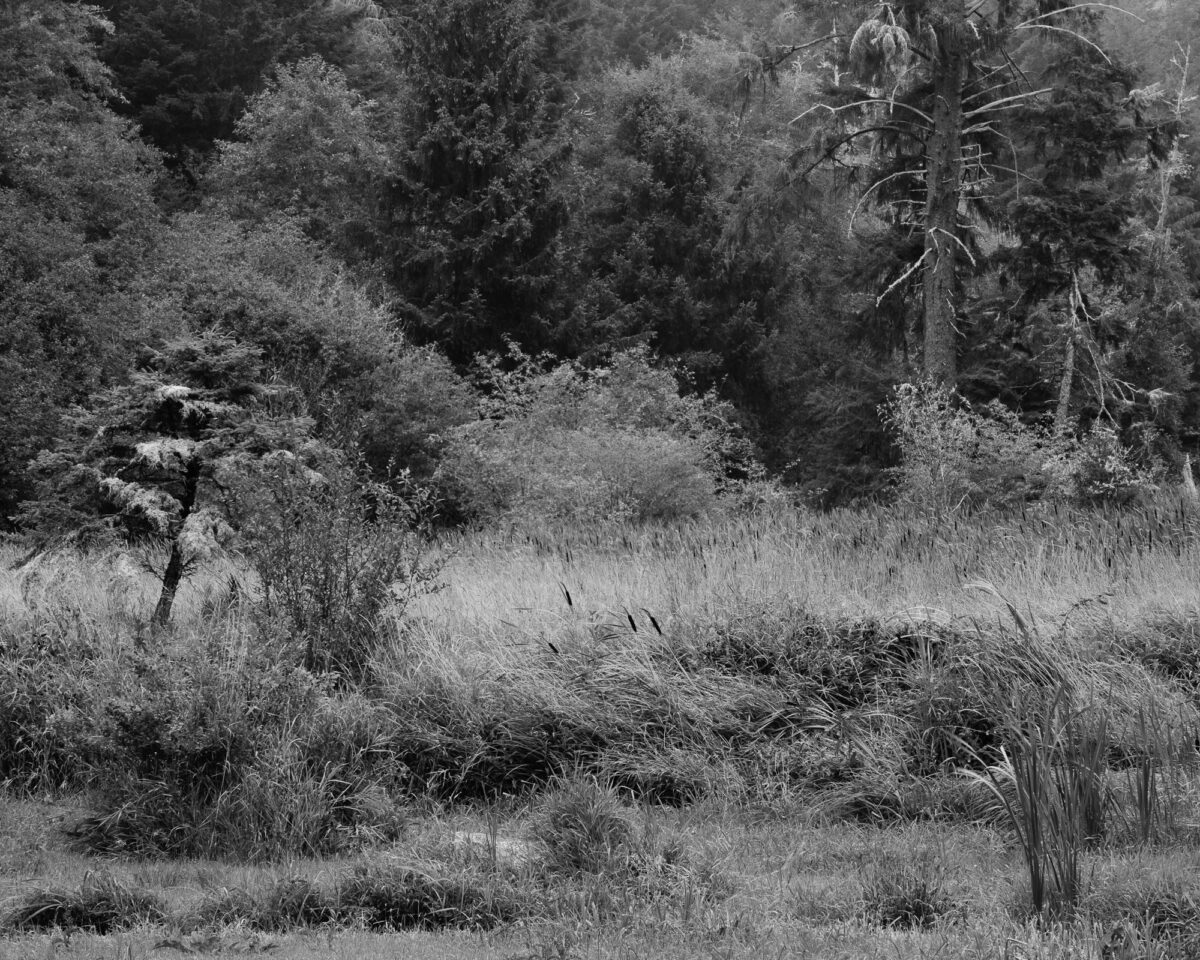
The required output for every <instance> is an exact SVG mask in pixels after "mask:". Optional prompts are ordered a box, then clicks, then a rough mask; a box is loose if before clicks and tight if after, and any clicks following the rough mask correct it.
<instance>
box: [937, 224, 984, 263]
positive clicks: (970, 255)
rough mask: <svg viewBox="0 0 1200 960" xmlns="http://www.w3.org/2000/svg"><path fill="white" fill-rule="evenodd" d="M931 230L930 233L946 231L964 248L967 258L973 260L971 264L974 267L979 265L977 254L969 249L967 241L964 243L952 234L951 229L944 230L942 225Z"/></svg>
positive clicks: (946, 233) (947, 234)
mask: <svg viewBox="0 0 1200 960" xmlns="http://www.w3.org/2000/svg"><path fill="white" fill-rule="evenodd" d="M929 232H930V233H944V234H945V235H946V236H947V237H949V238H950V239H951V240H953V241H954V242H955V243H957V244H958V245H959V246H960V247H961V248H962V252H963V253H965V254H966V255H967V259H968V260H970V261H971V266H973V267H975V266H978V264H977V263H976V262H975V256H974V255H973V254H972V253H971V251H970V250H968V249H967V245H966V244H965V243H963V242H962V241H961V240H959V239H958V237H956V236H955V235H954V234H952V233H951V232H950V231H949V230H943V229H942V228H941V227H933V228H932V229H931V230H930V231H929Z"/></svg>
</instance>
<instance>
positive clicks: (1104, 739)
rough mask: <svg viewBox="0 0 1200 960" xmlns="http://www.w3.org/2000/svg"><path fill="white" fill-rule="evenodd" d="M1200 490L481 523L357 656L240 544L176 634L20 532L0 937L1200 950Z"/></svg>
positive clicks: (12, 580) (199, 583) (1, 658)
mask: <svg viewBox="0 0 1200 960" xmlns="http://www.w3.org/2000/svg"><path fill="white" fill-rule="evenodd" d="M1193 531H1194V527H1193V520H1192V517H1191V515H1190V514H1189V513H1188V512H1187V509H1186V507H1185V506H1184V505H1182V504H1170V503H1161V504H1159V505H1157V506H1153V507H1150V508H1147V509H1144V510H1139V511H1126V512H1124V513H1118V512H1107V513H1105V512H1093V513H1084V512H1081V511H1074V512H1070V511H1066V510H1065V509H1061V508H1060V511H1059V512H1058V513H1055V512H1054V511H1053V510H1051V511H1049V512H1046V513H1041V514H1034V513H1032V512H1026V513H1024V514H1021V513H1012V514H1007V515H992V516H975V517H959V518H957V519H952V520H950V521H939V520H935V519H931V518H928V517H921V516H917V515H908V516H904V515H899V514H895V513H888V512H884V511H881V512H878V513H873V514H872V513H868V514H857V515H851V514H834V515H827V516H814V515H808V514H794V515H775V516H772V517H766V516H763V517H750V518H743V519H737V520H729V521H726V522H725V523H723V524H709V525H705V526H696V527H693V528H675V529H672V530H669V531H646V530H641V531H636V530H632V529H630V530H623V531H622V530H618V531H616V532H613V531H611V530H610V531H609V532H607V533H605V534H599V533H585V532H582V531H578V530H576V531H557V532H551V531H542V532H540V533H537V534H517V533H513V534H509V535H502V534H498V533H495V532H492V533H490V534H486V535H474V536H470V537H462V538H456V539H454V540H453V541H450V540H447V541H444V542H443V543H442V544H440V545H439V546H438V547H436V548H435V549H437V550H441V551H444V553H445V555H446V557H447V558H448V562H447V565H446V567H445V569H444V570H443V572H442V577H441V579H442V581H443V582H444V584H445V586H444V588H443V589H441V590H440V591H438V592H436V593H434V594H432V595H428V596H422V597H418V598H417V599H416V600H415V601H414V603H413V604H412V605H410V606H409V607H408V609H407V613H406V616H405V618H404V619H403V621H402V622H400V623H396V624H391V625H388V626H387V633H386V637H387V643H386V645H385V646H384V647H383V648H382V649H380V650H379V651H378V653H377V655H376V658H375V662H374V667H373V669H372V672H371V674H370V676H369V677H367V678H365V679H364V680H363V681H362V682H360V683H358V684H356V685H354V686H346V685H344V684H339V683H338V682H337V680H336V678H325V679H322V678H319V677H311V676H309V675H307V674H306V673H304V672H299V673H298V672H296V671H295V670H294V669H292V668H291V667H289V666H287V664H286V663H283V662H281V659H285V658H286V655H287V652H288V651H287V648H286V647H280V646H278V645H277V644H278V641H277V639H276V638H273V637H271V636H269V635H267V634H265V633H264V632H263V630H262V626H261V625H260V624H258V623H257V622H256V620H255V613H254V597H253V594H254V591H253V585H252V584H251V583H249V582H248V581H247V579H246V577H245V576H244V574H242V573H241V572H240V571H237V570H236V569H235V568H233V567H230V568H228V569H211V570H209V571H207V572H206V573H205V574H204V575H203V576H201V577H199V578H197V580H196V581H195V582H194V583H193V584H192V585H191V586H190V587H189V588H188V589H187V590H185V591H184V592H182V593H181V594H180V597H179V608H178V612H179V618H178V620H177V622H176V624H175V626H174V627H173V629H172V630H171V631H170V633H168V634H164V635H160V636H151V635H150V634H149V632H148V631H147V630H146V628H145V626H144V619H145V616H146V611H148V610H149V609H150V608H151V607H152V604H153V595H154V587H155V584H154V583H153V581H151V580H149V578H147V577H144V576H142V575H141V574H139V573H138V572H137V571H136V569H134V568H133V567H132V566H130V565H129V563H128V562H126V561H122V560H119V559H117V558H114V557H92V558H79V557H71V558H46V559H43V560H39V561H38V562H37V563H35V564H31V565H29V566H27V567H25V568H23V569H22V570H20V571H8V572H6V573H5V575H4V578H3V580H2V581H0V616H2V618H3V619H2V621H0V623H2V625H3V626H2V630H3V632H2V633H0V643H2V644H3V646H2V647H0V666H2V667H3V669H4V670H5V673H4V685H5V686H4V688H5V690H6V691H8V693H7V696H6V697H5V699H4V701H3V702H0V732H2V733H3V734H4V745H3V746H0V779H3V780H4V781H5V782H6V783H7V798H6V799H3V800H2V801H0V803H2V805H3V806H2V808H0V924H3V925H4V933H3V934H0V937H2V939H0V956H3V957H5V958H7V957H9V956H13V957H25V956H30V957H46V956H60V957H80V958H82V957H88V958H91V957H114V958H116V957H127V956H128V957H140V956H149V955H152V954H153V955H155V956H159V955H170V951H172V950H173V951H176V952H184V953H186V952H188V951H192V952H197V953H204V954H206V955H214V956H223V955H229V956H234V955H239V956H240V955H245V954H247V953H253V952H256V951H258V952H271V953H273V954H274V955H277V956H280V955H282V956H289V957H290V956H295V957H307V956H310V955H312V956H317V955H320V956H345V957H359V956H363V957H365V956H397V957H402V956H447V957H493V956H494V957H506V958H516V957H538V958H545V957H564V958H565V957H643V956H644V957H661V956H665V957H692V956H728V957H747V958H748V957H759V956H813V957H846V958H852V957H876V956H878V957H883V956H889V957H892V956H898V957H935V956H963V957H1030V958H1032V957H1047V958H1049V957H1065V956H1078V957H1100V956H1101V955H1102V951H1103V950H1106V949H1107V950H1108V952H1107V953H1104V954H1103V955H1105V956H1123V957H1130V958H1132V957H1188V956H1196V955H1200V906H1198V903H1200V882H1198V881H1197V880H1196V879H1195V878H1196V877H1197V876H1200V870H1198V869H1197V868H1198V867H1200V862H1198V861H1200V856H1198V850H1200V844H1198V843H1197V840H1198V839H1200V771H1198V770H1197V762H1196V736H1197V731H1198V730H1200V711H1198V704H1197V688H1198V685H1200V684H1198V679H1200V668H1197V659H1198V658H1197V653H1198V652H1200V595H1198V594H1200V578H1197V577H1196V574H1195V571H1196V570H1197V569H1200V566H1198V565H1197V561H1200V546H1197V543H1196V539H1197V538H1196V537H1195V535H1194V532H1193ZM12 555H13V556H15V553H13V554H12ZM7 566H8V564H6V567H7ZM231 573H236V574H239V575H240V576H241V578H242V581H243V586H242V587H241V588H240V589H239V591H237V592H236V593H234V594H231V593H230V591H229V587H228V584H229V575H230V574H231ZM1039 817H1040V818H1041V819H1040V821H1039V820H1038V818H1039ZM1038 822H1040V823H1041V824H1042V825H1041V826H1040V827H1038V828H1037V829H1035V830H1033V831H1032V833H1031V830H1030V824H1031V823H1038ZM65 826H70V827H72V828H73V831H74V832H73V836H68V835H67V834H65V833H64V832H63V830H62V827H65ZM1035 888H1040V892H1039V890H1038V889H1035ZM39 898H40V899H39ZM1034 901H1038V902H1040V903H1041V907H1042V911H1041V919H1040V920H1039V919H1038V918H1037V917H1036V916H1035V913H1036V911H1035V910H1034V909H1033V906H1032V904H1033V902H1034ZM114 903H115V904H117V906H116V907H114V906H112V905H113V904H114ZM55 911H58V912H57V913H56V912H55ZM89 911H92V912H89ZM95 911H99V914H94V912H95ZM105 911H107V913H106V912H105ZM93 915H100V916H102V917H103V916H107V917H109V918H110V919H109V920H107V921H102V922H100V923H96V922H92V921H90V920H89V919H88V918H89V917H92V916H93ZM50 917H53V918H55V920H56V922H55V923H52V924H50V925H49V926H50V928H49V929H43V927H45V926H46V924H45V922H44V921H46V920H47V918H50ZM108 925H111V926H112V928H113V929H111V930H108V931H107V932H97V930H96V929H94V928H96V927H100V928H101V929H102V930H106V929H107V926H108ZM89 927H90V928H93V929H89ZM1114 951H1118V952H1114ZM1119 951H1124V952H1123V953H1122V952H1119Z"/></svg>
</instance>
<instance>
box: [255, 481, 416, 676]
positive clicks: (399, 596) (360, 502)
mask: <svg viewBox="0 0 1200 960" xmlns="http://www.w3.org/2000/svg"><path fill="white" fill-rule="evenodd" d="M403 481H404V478H403V477H402V478H400V482H399V483H397V484H393V485H387V484H383V483H379V482H375V481H371V480H367V479H360V478H356V477H355V476H354V475H353V474H351V473H350V472H348V471H346V470H342V469H338V468H336V467H334V468H331V469H329V470H327V471H326V472H325V473H324V474H323V475H322V474H317V473H315V472H314V471H312V470H310V469H308V468H306V467H304V466H302V465H300V464H299V463H298V462H296V461H295V460H285V459H279V460H276V461H275V462H274V463H273V464H271V465H269V466H268V467H267V468H265V469H264V470H262V471H261V472H259V474H258V482H257V484H256V486H255V488H254V489H253V490H243V492H242V493H241V507H240V509H241V512H242V513H243V514H244V515H245V517H246V519H245V521H244V522H243V525H242V530H243V533H244V535H245V546H244V548H243V553H244V554H245V556H246V558H247V559H248V560H249V561H250V563H251V564H252V565H253V567H254V569H255V571H256V573H257V574H258V578H259V582H260V585H261V588H262V596H261V600H260V601H259V603H258V609H257V619H258V623H259V626H260V630H261V632H262V633H263V634H264V636H265V637H267V639H268V640H269V641H271V642H273V643H274V644H275V645H276V646H277V647H282V648H283V651H284V653H285V656H287V657H288V658H289V659H292V660H293V661H294V662H297V663H299V664H300V665H301V666H303V667H304V668H305V669H306V670H309V671H312V672H315V673H330V672H337V673H339V674H341V675H342V676H344V677H345V678H346V679H348V680H351V681H358V680H362V679H363V678H364V677H365V676H366V673H367V671H368V668H369V665H370V663H371V658H372V656H373V655H374V653H375V651H376V650H377V649H378V647H379V646H380V644H381V643H383V642H385V641H386V640H387V639H388V637H389V634H388V629H389V622H390V621H389V618H391V619H392V620H394V618H396V617H398V616H399V615H400V614H401V613H402V612H403V609H404V606H405V604H407V602H408V601H409V600H410V599H412V598H413V597H414V596H416V595H419V594H420V593H422V592H424V591H427V590H430V589H432V587H433V582H434V579H435V577H436V576H437V573H438V567H437V566H436V565H435V564H433V563H431V562H428V561H427V560H426V559H425V553H424V550H423V539H422V532H421V527H422V525H423V523H424V522H425V520H426V519H427V517H428V515H429V511H430V507H431V503H430V500H429V498H428V496H427V495H426V494H424V493H422V492H420V491H417V490H415V489H414V488H412V487H410V486H408V485H407V484H406V483H404V482H403Z"/></svg>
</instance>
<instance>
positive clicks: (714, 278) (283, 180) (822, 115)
mask: <svg viewBox="0 0 1200 960" xmlns="http://www.w3.org/2000/svg"><path fill="white" fill-rule="evenodd" d="M1118 6H1120V7H1124V8H1127V9H1128V10H1130V11H1131V12H1133V13H1135V14H1137V16H1138V17H1140V18H1141V19H1140V20H1134V19H1132V18H1125V19H1121V18H1123V17H1125V15H1124V14H1123V13H1121V12H1120V10H1118V9H1116V7H1118ZM1126 20H1128V23H1129V26H1128V29H1126V28H1123V27H1120V26H1114V23H1115V22H1116V23H1125V22H1126ZM1195 26H1196V21H1195V11H1194V9H1193V8H1192V6H1191V5H1190V4H1188V3H1185V2H1183V0H1176V2H1171V3H1166V4H1162V3H1157V4H1151V3H1149V2H1148V0H1122V2H1121V3H1120V4H1110V5H1102V4H1067V3H1061V2H1056V0H988V2H985V3H982V4H974V3H963V2H960V0H904V2H895V3H884V4H879V3H866V2H860V0H843V2H837V3H828V2H825V3H815V2H809V0H792V2H768V0H740V2H737V3H722V4H713V3H689V4H682V3H675V2H673V0H438V2H435V0H380V2H370V0H319V2H317V0H255V2H252V3H243V4H230V3H228V2H227V0H187V2H185V3H182V4H163V3H158V2H152V0H112V2H108V3H105V4H101V5H100V6H98V7H88V6H81V5H77V4H71V3H64V2H61V0H20V2H17V3H14V4H9V5H7V6H6V7H5V8H4V10H3V11H2V12H0V41H2V42H3V47H4V49H5V51H6V53H8V54H10V55H9V56H6V57H5V58H3V59H2V60H0V109H2V111H3V117H4V124H5V130H6V134H5V138H4V140H3V142H2V143H0V205H2V207H3V213H4V216H3V217H0V404H2V405H3V406H4V408H5V410H6V416H5V418H4V419H3V421H2V422H0V515H2V516H4V517H6V518H8V517H15V516H16V514H17V510H18V506H19V504H20V503H22V502H23V501H24V502H31V498H32V502H36V500H37V493H36V491H37V487H36V484H35V480H36V478H37V475H36V471H35V470H34V468H33V467H31V464H33V463H34V462H35V461H36V460H37V458H38V456H39V454H40V453H42V452H43V451H51V452H54V451H59V452H60V453H61V452H62V450H63V449H64V446H63V445H64V444H69V443H70V442H72V438H73V436H74V435H73V434H72V429H73V428H72V426H71V424H76V425H77V424H79V423H100V422H102V420H103V415H102V413H101V411H102V409H104V408H105V405H106V404H107V406H108V408H111V407H112V403H113V402H115V401H114V400H113V398H116V397H119V396H125V395H126V394H122V393H121V391H122V390H125V391H128V390H130V389H133V385H134V384H136V383H138V382H143V381H144V378H145V376H146V375H147V370H148V369H149V368H148V367H146V365H145V363H142V365H141V366H140V367H139V365H138V364H139V363H141V361H136V360H135V358H137V357H147V356H154V357H160V358H161V357H164V356H167V355H168V353H169V351H170V350H171V349H174V348H173V347H172V346H171V345H172V344H179V343H186V342H201V341H202V340H203V338H205V337H211V338H225V339H224V340H221V342H222V343H224V342H225V341H226V340H227V341H228V343H229V344H230V347H229V349H230V350H233V351H234V352H235V353H236V352H237V351H248V353H246V354H245V355H246V356H250V355H252V356H254V357H255V358H257V359H256V360H255V363H256V364H258V366H257V367H256V368H255V372H254V378H255V381H254V382H256V383H259V384H261V385H263V386H264V391H263V393H262V397H263V401H262V402H263V404H264V408H263V410H261V411H258V412H257V413H256V414H255V416H259V415H261V416H262V417H268V418H271V417H273V418H290V419H292V420H295V421H297V422H299V421H303V422H304V423H305V424H307V425H308V426H307V427H306V430H308V431H309V434H308V435H309V436H310V439H311V440H312V441H313V442H314V443H319V444H321V445H324V446H325V447H327V448H328V449H330V450H333V451H340V454H339V455H341V456H344V457H346V458H348V459H350V460H353V461H354V462H356V463H360V464H364V465H365V466H366V467H367V468H368V469H370V470H373V471H375V475H376V476H377V477H385V476H387V475H389V474H390V472H394V471H403V470H408V471H411V474H412V476H413V477H415V478H418V479H419V480H421V482H426V483H430V484H435V485H436V484H438V483H443V482H444V488H443V495H445V496H447V497H449V496H450V494H449V493H447V492H446V491H449V490H451V489H453V488H454V484H453V483H452V482H451V481H450V480H447V479H446V477H447V471H448V470H449V469H450V468H449V467H448V466H447V465H446V462H445V457H446V451H447V449H448V448H449V447H448V444H450V442H451V441H450V439H449V438H452V437H453V438H457V439H455V440H454V443H456V444H458V446H457V447H456V448H455V449H456V450H458V454H457V455H458V457H459V460H460V461H462V462H466V460H467V459H469V458H465V456H464V455H463V454H462V449H461V448H462V445H463V443H465V442H466V441H464V440H463V438H464V437H469V436H473V434H472V432H471V429H470V427H469V425H470V424H471V423H472V422H473V421H476V420H480V421H495V420H496V419H497V418H498V417H500V416H501V414H498V413H497V412H496V411H497V410H502V409H508V408H506V407H505V405H504V404H503V403H499V401H498V398H497V396H496V395H495V394H496V391H497V390H499V389H500V388H499V387H498V386H497V384H502V383H504V382H505V381H504V376H509V375H512V376H515V375H517V374H518V373H519V371H522V370H525V369H526V367H527V366H528V365H533V366H532V367H530V369H532V368H533V367H537V368H538V369H542V370H553V369H559V368H557V367H555V364H562V363H567V364H569V365H570V367H569V369H570V370H571V371H573V372H572V373H571V377H573V378H576V379H573V380H571V381H570V382H571V383H573V384H577V385H579V387H578V388H579V389H581V390H600V389H601V387H600V386H599V385H600V384H601V383H603V378H604V376H605V375H606V371H609V370H611V369H615V367H613V365H614V364H615V365H616V366H617V367H620V365H621V364H623V363H627V362H630V361H628V357H630V356H636V357H638V358H641V359H639V360H638V361H637V362H638V363H643V362H645V363H652V364H655V363H656V364H661V365H662V366H663V367H664V368H665V369H669V370H670V371H672V374H673V376H674V378H675V382H676V383H677V384H678V386H679V389H680V391H681V392H682V393H684V394H690V395H693V396H696V397H700V396H706V397H708V398H709V399H708V400H706V401H705V402H706V403H710V404H711V407H709V408H706V409H712V410H716V409H720V410H721V411H722V412H721V418H722V420H723V422H725V423H726V426H727V427H728V428H729V429H730V430H731V431H733V432H735V433H737V434H738V436H740V437H742V438H749V439H750V440H751V441H752V442H753V444H754V445H755V448H756V450H757V454H758V456H759V458H760V459H761V460H762V462H763V463H765V464H766V466H767V467H768V468H769V469H770V470H771V471H772V472H773V473H774V474H775V475H777V476H779V477H781V478H783V479H784V480H785V481H786V482H788V483H792V484H794V485H796V486H797V487H798V488H799V489H800V490H802V491H804V492H805V493H806V494H808V495H809V496H811V497H812V498H814V500H816V501H819V502H822V503H847V502H853V501H854V500H855V499H857V498H862V497H869V496H876V495H880V494H883V493H886V487H887V485H888V474H887V473H886V468H887V467H889V466H891V465H893V464H894V461H895V457H896V456H897V451H896V447H895V445H894V443H893V442H892V439H891V437H890V436H889V434H888V432H887V428H886V426H885V424H884V423H883V422H882V421H881V419H880V415H879V408H880V405H881V404H883V403H885V402H886V401H887V400H888V398H889V397H890V396H891V395H892V394H893V391H894V388H895V387H896V385H897V384H900V383H905V382H912V381H914V380H916V379H917V378H920V377H922V376H925V377H929V378H932V379H933V380H936V381H940V382H941V383H943V384H946V385H955V386H957V387H958V389H959V391H960V393H961V394H962V396H963V397H964V398H966V399H967V400H969V401H970V402H972V403H974V404H976V405H982V404H986V403H988V402H990V401H992V400H998V401H1000V402H1001V403H1003V404H1004V405H1005V407H1006V409H1008V410H1010V411H1012V412H1013V413H1014V414H1015V415H1016V416H1017V417H1018V418H1019V419H1020V420H1021V421H1022V422H1025V423H1028V424H1031V425H1034V424H1038V425H1042V426H1045V427H1046V428H1047V429H1050V430H1052V432H1054V433H1055V434H1056V435H1059V436H1063V437H1069V436H1075V435H1080V436H1082V435H1083V434H1084V433H1086V432H1088V431H1090V430H1091V429H1092V426H1093V424H1096V423H1102V424H1105V425H1107V427H1111V429H1112V430H1114V431H1115V432H1116V435H1118V436H1119V438H1120V441H1121V442H1122V443H1123V444H1124V445H1125V446H1126V447H1127V448H1128V449H1129V450H1130V451H1132V455H1133V456H1135V457H1136V458H1140V459H1139V461H1138V462H1139V463H1140V464H1141V465H1142V466H1144V467H1145V468H1146V469H1147V470H1150V471H1151V472H1153V471H1154V470H1159V471H1165V470H1168V469H1177V468H1178V466H1179V464H1180V462H1181V461H1182V458H1183V456H1184V455H1185V454H1187V453H1189V452H1194V451H1195V450H1196V447H1197V444H1198V443H1200V433H1198V432H1197V431H1196V429H1195V427H1194V426H1193V424H1194V423H1195V422H1197V417H1196V415H1197V413H1200V409H1198V408H1200V389H1198V385H1200V370H1198V369H1197V355H1198V351H1200V334H1198V331H1200V313H1198V308H1197V289H1196V285H1197V279H1196V278H1197V277H1198V276H1200V232H1198V231H1197V226H1198V225H1200V216H1198V215H1197V210H1196V202H1197V200H1200V195H1198V194H1197V189H1198V188H1197V187H1196V179H1195V176H1194V169H1195V167H1194V164H1195V161H1196V157H1195V149H1196V148H1195V147H1194V145H1193V144H1194V141H1193V140H1190V139H1188V137H1187V134H1188V133H1189V132H1194V129H1195V127H1196V124H1197V115H1196V102H1195V94H1196V91H1197V78H1196V76H1195V71H1194V70H1193V69H1192V65H1191V61H1190V53H1189V51H1188V50H1187V49H1186V46H1176V45H1174V41H1175V40H1176V39H1179V38H1182V37H1185V36H1187V35H1188V34H1187V31H1188V30H1189V29H1192V28H1193V27H1195ZM1168 47H1169V49H1168ZM197 338H200V339H199V340H198V339H197ZM204 342H208V341H204ZM212 342H213V343H215V342H217V341H216V340H213V341H212ZM147 351H148V352H147ZM630 351H633V353H630ZM238 355H239V356H240V355H242V354H240V353H239V354H238ZM481 355H484V356H488V357H490V359H488V360H486V361H484V363H483V364H482V366H481V365H480V363H479V361H478V358H479V357H480V356H481ZM539 357H540V358H541V359H538V358H539ZM156 362H157V361H156ZM539 364H540V366H538V365H539ZM155 369H157V370H159V372H160V373H162V374H163V375H164V376H166V374H165V372H164V371H165V370H167V369H169V365H168V366H167V367H163V366H162V365H161V364H160V365H159V367H156V368H155ZM561 369H563V370H566V369H568V368H567V367H562V368H561ZM481 370H484V371H488V370H490V371H492V373H490V374H487V375H481V373H480V371H481ZM496 371H500V373H499V374H498V373H496ZM501 374H503V375H501ZM593 374H594V376H593ZM522 375H524V374H522ZM561 376H563V377H567V374H566V373H563V374H561ZM139 377H141V378H143V381H139V380H138V378H139ZM634 381H635V382H638V383H651V382H654V383H660V380H656V379H655V378H654V377H651V376H649V375H646V376H642V375H641V374H639V376H638V377H635V378H634ZM177 385H182V384H177ZM267 388H269V389H267ZM105 398H107V399H105ZM510 406H511V405H510ZM515 410H516V407H512V408H511V409H510V410H509V413H510V414H511V415H514V416H515V415H516V413H513V411H515ZM518 412H519V411H518ZM88 417H91V419H90V420H89V419H88ZM608 426H611V425H608ZM1107 427H1106V429H1107ZM476 432H480V431H476ZM482 432H487V431H482ZM492 432H493V433H496V434H497V435H504V431H503V430H501V429H499V428H497V429H496V430H493V431H492ZM685 446H686V445H685ZM478 452H479V451H474V452H473V454H472V455H474V454H475V453H478ZM493 453H494V451H490V452H489V456H491V455H493ZM477 459H478V458H477ZM568 459H570V458H569V457H564V462H565V460H568ZM719 459H720V458H719V457H718V458H715V459H714V461H713V462H716V461H717V460H719ZM472 462H473V461H472ZM739 462H744V461H739ZM739 469H741V468H740V467H739ZM451 479H452V478H451ZM460 486H461V484H460ZM26 515H31V514H29V513H28V511H27V512H26Z"/></svg>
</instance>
